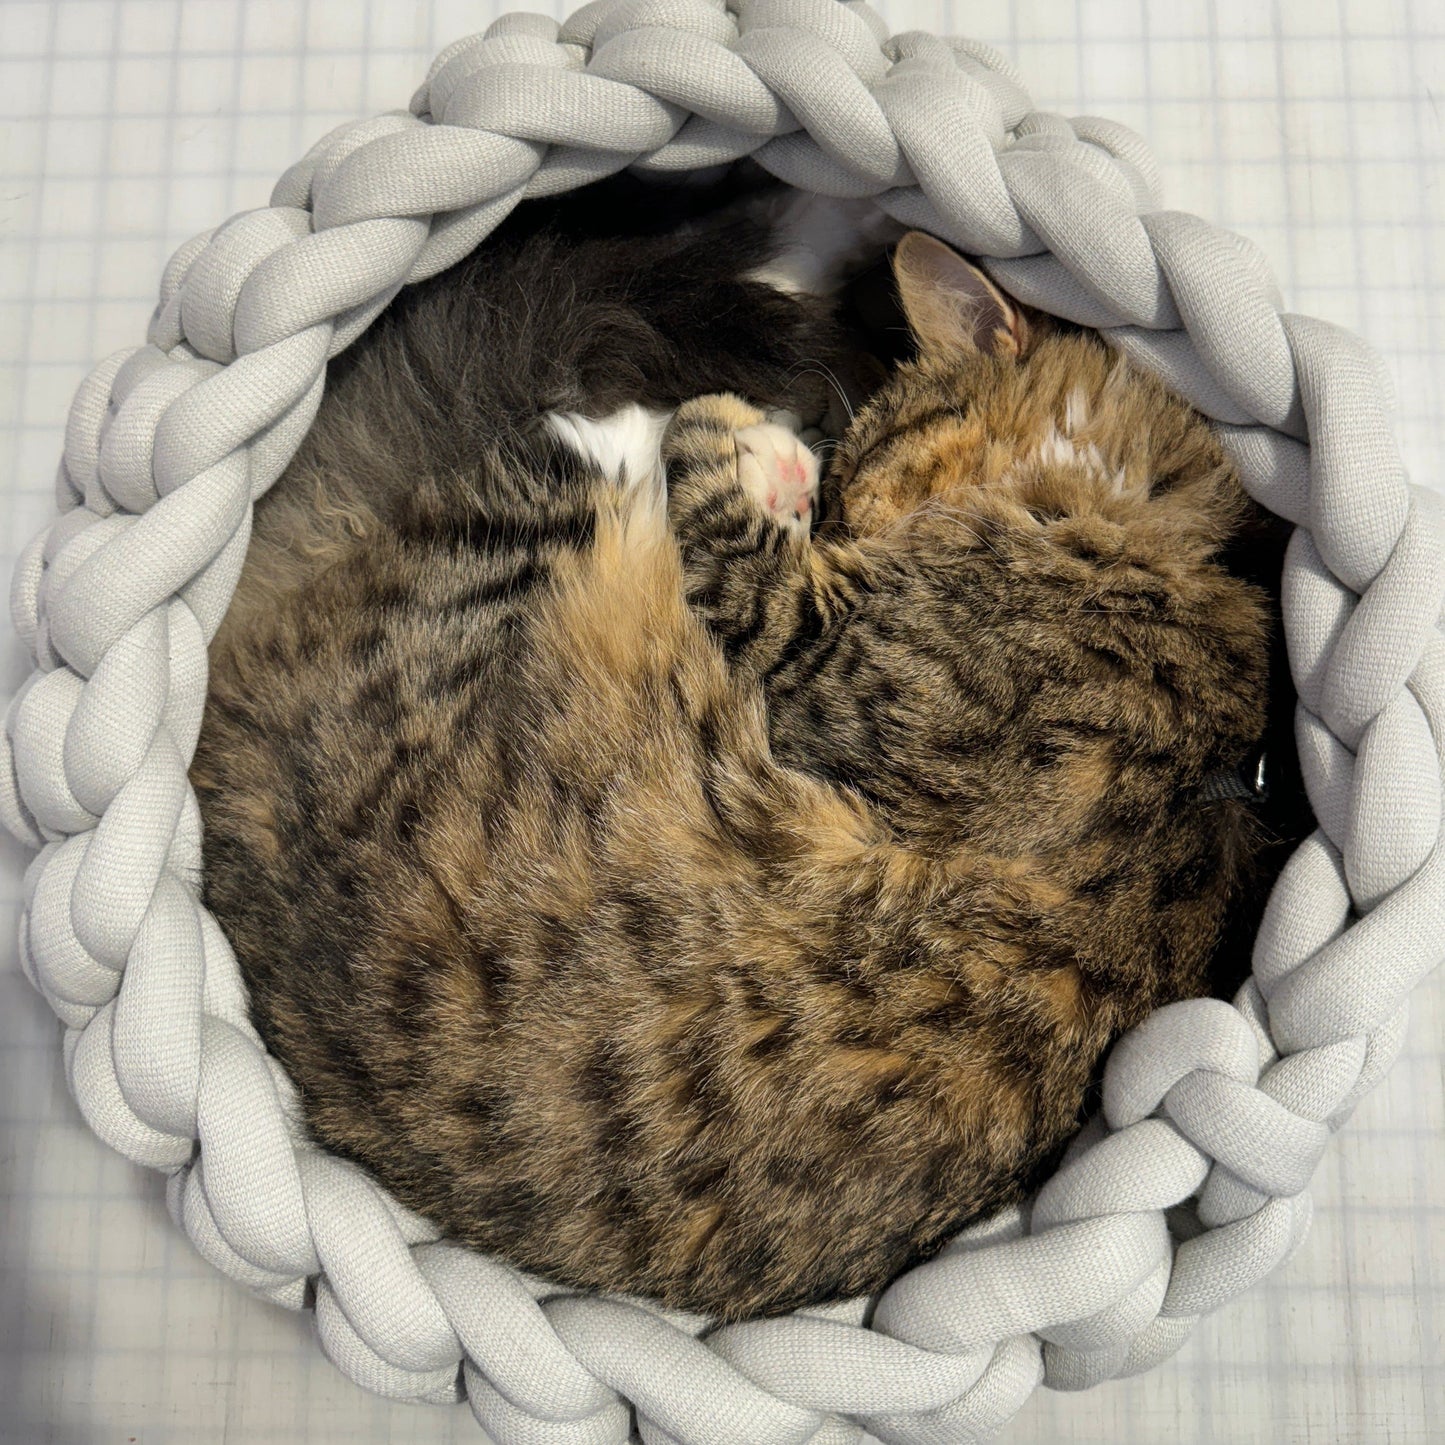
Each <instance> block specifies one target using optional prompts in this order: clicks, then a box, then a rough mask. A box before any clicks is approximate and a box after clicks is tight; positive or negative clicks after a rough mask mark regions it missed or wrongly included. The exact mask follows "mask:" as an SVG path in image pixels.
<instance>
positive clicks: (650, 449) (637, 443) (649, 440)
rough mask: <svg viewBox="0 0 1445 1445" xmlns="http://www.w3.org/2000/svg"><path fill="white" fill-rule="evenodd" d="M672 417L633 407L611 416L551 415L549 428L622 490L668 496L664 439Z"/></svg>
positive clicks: (563, 442) (670, 413) (569, 447)
mask: <svg viewBox="0 0 1445 1445" xmlns="http://www.w3.org/2000/svg"><path fill="white" fill-rule="evenodd" d="M671 420H672V412H670V411H659V410H656V409H654V408H651V407H645V406H640V405H639V404H638V403H636V402H630V403H629V404H628V405H627V406H624V407H619V408H618V409H617V410H616V411H614V412H612V413H611V415H609V416H603V417H590V416H583V415H582V414H581V413H580V412H575V411H553V412H548V413H547V417H546V423H545V424H546V427H547V430H548V431H549V432H551V433H552V435H553V436H554V437H556V438H557V440H558V441H559V442H561V443H562V445H563V446H565V447H567V448H568V450H570V451H571V452H573V453H574V454H575V455H576V456H578V457H580V458H581V459H582V460H583V461H584V462H587V463H588V464H590V465H591V466H594V467H596V468H597V470H598V471H599V472H601V473H602V475H603V476H604V477H606V478H607V480H608V481H610V482H613V483H615V484H616V485H617V486H619V487H625V488H628V489H632V488H646V489H647V490H649V491H653V492H656V493H657V494H658V495H659V496H660V495H661V494H662V491H663V467H662V434H663V432H665V431H666V430H667V424H668V422H670V421H671Z"/></svg>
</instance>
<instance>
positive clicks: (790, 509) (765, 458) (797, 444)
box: [733, 422, 818, 537]
mask: <svg viewBox="0 0 1445 1445" xmlns="http://www.w3.org/2000/svg"><path fill="white" fill-rule="evenodd" d="M733 444H734V445H735V446H736V447H737V456H738V464H737V465H738V483H739V485H741V487H742V489H743V491H745V492H746V493H747V494H748V496H749V497H751V498H752V500H753V501H754V502H755V503H756V504H757V505H758V506H759V507H761V508H762V510H763V511H765V512H766V513H767V514H768V515H769V516H770V517H772V518H774V520H776V521H778V522H780V523H781V524H782V525H783V526H784V527H786V528H787V529H788V530H789V531H790V532H793V533H794V534H796V535H798V536H803V537H806V536H807V535H808V529H809V528H810V527H811V526H812V525H813V510H814V507H815V505H816V503H817V500H818V459H817V457H815V456H814V455H813V453H812V452H810V451H809V450H808V448H807V447H806V446H805V445H804V444H803V442H802V440H801V438H799V437H797V436H795V435H794V434H793V433H792V432H791V431H789V430H788V428H787V427H783V426H778V425H776V424H775V423H773V422H760V423H757V424H755V425H753V426H747V427H742V428H741V429H739V430H738V431H735V432H734V433H733Z"/></svg>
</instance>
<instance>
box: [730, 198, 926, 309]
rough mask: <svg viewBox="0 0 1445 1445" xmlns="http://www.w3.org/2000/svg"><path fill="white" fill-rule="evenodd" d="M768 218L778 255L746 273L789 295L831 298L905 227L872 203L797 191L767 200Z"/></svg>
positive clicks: (901, 232)
mask: <svg viewBox="0 0 1445 1445" xmlns="http://www.w3.org/2000/svg"><path fill="white" fill-rule="evenodd" d="M767 205H768V210H767V212H766V214H765V219H766V220H767V221H768V222H769V223H770V225H771V226H772V228H773V234H774V237H775V239H776V241H777V244H778V248H779V249H778V253H777V254H776V255H775V256H774V257H773V258H772V259H771V260H770V261H765V262H764V263H763V264H762V265H761V266H757V267H754V269H753V270H751V271H749V272H747V273H746V275H745V276H744V278H743V279H744V280H748V281H760V282H762V284H763V285H764V286H771V287H772V288H773V289H774V290H775V291H782V292H785V293H786V294H788V295H790V296H798V295H803V296H827V295H831V294H832V293H833V292H834V291H836V290H838V288H839V287H840V286H842V284H843V283H844V282H845V281H846V280H847V279H848V277H849V275H850V274H851V272H852V271H854V270H857V269H859V268H861V267H862V266H864V265H866V264H868V262H870V261H873V260H875V259H876V258H877V257H878V256H880V255H882V254H883V251H884V250H885V248H886V247H887V246H888V245H889V244H890V243H891V242H893V241H896V240H897V239H898V237H899V236H901V235H902V234H903V229H904V228H903V227H902V226H900V225H899V224H898V222H897V221H895V220H894V219H893V218H892V217H891V216H890V215H888V214H887V213H886V212H885V211H882V210H880V209H879V208H878V206H876V205H875V204H874V203H873V202H872V201H864V200H839V199H836V198H834V197H832V196H817V195H812V194H810V193H809V192H806V191H793V192H791V193H789V194H788V195H786V196H783V197H781V198H779V197H769V198H768V202H767Z"/></svg>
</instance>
